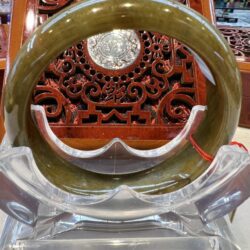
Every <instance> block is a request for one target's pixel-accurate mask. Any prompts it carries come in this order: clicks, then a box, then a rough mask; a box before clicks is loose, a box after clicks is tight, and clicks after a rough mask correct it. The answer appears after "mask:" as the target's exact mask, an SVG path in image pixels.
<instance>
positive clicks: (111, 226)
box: [0, 215, 240, 250]
mask: <svg viewBox="0 0 250 250" xmlns="http://www.w3.org/2000/svg"><path fill="white" fill-rule="evenodd" d="M81 219H82V220H81V222H80V221H79V222H78V223H77V224H75V226H74V227H72V228H71V229H69V228H67V227H66V224H65V222H66V221H64V222H63V220H61V221H60V223H59V224H60V228H58V227H57V226H55V224H54V226H51V225H49V223H48V221H47V223H45V222H43V223H39V226H36V227H34V228H32V227H29V226H27V225H24V224H22V223H20V222H17V221H16V220H14V219H12V218H10V217H8V218H7V220H6V223H5V228H4V230H3V235H2V238H1V241H0V249H2V250H54V249H57V250H69V249H70V250H82V249H84V250H201V249H202V250H218V249H221V250H240V248H239V247H238V246H237V245H236V244H235V243H234V239H233V236H232V233H231V231H230V228H229V223H228V222H227V220H226V219H224V218H222V219H218V220H216V221H214V222H212V223H209V224H207V225H204V226H203V227H201V228H200V227H197V225H198V224H197V221H195V220H191V221H190V228H189V229H187V228H186V229H185V230H184V225H183V224H182V222H180V223H178V222H177V221H175V222H174V220H172V221H171V220H170V218H169V217H168V218H165V217H164V215H163V216H154V217H148V218H145V219H143V220H138V221H131V222H119V223H117V222H116V223H112V222H108V221H96V220H92V221H91V219H90V218H87V217H85V218H83V217H81ZM68 222H69V221H68ZM194 228H196V230H194Z"/></svg>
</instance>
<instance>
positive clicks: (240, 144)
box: [230, 141, 248, 152]
mask: <svg viewBox="0 0 250 250" xmlns="http://www.w3.org/2000/svg"><path fill="white" fill-rule="evenodd" d="M230 145H237V146H238V147H240V148H242V149H243V150H245V151H246V152H248V149H247V148H246V147H245V146H244V145H243V144H242V143H239V142H237V141H232V142H231V143H230Z"/></svg>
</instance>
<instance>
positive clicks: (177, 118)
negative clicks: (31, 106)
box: [34, 0, 205, 140]
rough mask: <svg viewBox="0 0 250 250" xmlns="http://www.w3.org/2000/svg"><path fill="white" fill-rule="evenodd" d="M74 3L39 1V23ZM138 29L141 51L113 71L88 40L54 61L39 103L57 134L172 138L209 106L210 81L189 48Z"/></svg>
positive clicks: (41, 87) (44, 78)
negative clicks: (195, 111) (95, 56)
mask: <svg viewBox="0 0 250 250" xmlns="http://www.w3.org/2000/svg"><path fill="white" fill-rule="evenodd" d="M74 2H76V1H74V0H40V1H39V4H38V5H37V6H36V7H35V8H36V12H37V14H38V15H37V24H38V25H40V24H42V23H43V22H44V21H45V20H46V19H47V18H48V17H49V16H51V15H53V14H54V13H56V12H57V11H59V10H61V9H62V8H64V7H66V6H68V5H69V4H71V3H74ZM181 2H183V1H182V0H181ZM184 2H186V1H184ZM137 33H138V36H139V38H140V41H141V47H142V51H141V53H140V56H139V57H138V58H137V60H136V62H135V63H134V64H133V65H131V66H129V67H128V68H125V69H122V70H118V71H112V70H107V69H104V68H101V67H100V66H98V65H96V64H95V63H94V62H93V60H92V59H91V57H90V56H89V54H88V52H87V42H86V41H82V42H80V43H78V44H75V45H73V46H72V47H71V48H69V49H68V50H66V51H65V52H63V53H62V54H61V55H60V56H59V57H58V58H57V59H56V60H54V61H53V62H52V63H51V64H50V65H49V67H48V68H47V69H46V71H45V72H44V73H43V75H42V76H41V79H40V81H39V83H38V85H37V87H36V89H35V92H34V103H35V104H41V105H43V106H44V107H45V110H46V115H47V118H48V121H49V123H50V126H51V128H52V130H53V131H54V132H55V134H57V136H59V137H61V138H62V137H69V138H82V137H86V138H102V137H105V138H108V137H110V138H113V137H114V136H116V137H120V138H122V139H159V140H166V139H172V138H173V137H175V136H176V134H178V133H179V132H180V130H181V129H182V128H183V126H184V125H185V123H186V121H187V119H188V117H189V114H190V111H191V109H192V107H193V106H194V105H196V104H205V79H204V77H203V75H202V73H201V72H200V70H199V68H198V66H197V64H196V63H195V61H194V58H193V56H192V55H191V54H190V52H189V51H188V49H187V48H185V46H183V45H182V44H180V43H178V42H177V41H176V40H174V39H171V38H168V37H166V36H163V35H160V34H157V33H150V32H146V31H140V32H137ZM70 128H74V129H70ZM93 128H95V129H94V130H93ZM110 128H112V129H110ZM128 128H129V129H128ZM107 129H108V130H107Z"/></svg>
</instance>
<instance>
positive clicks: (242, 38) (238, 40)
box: [219, 27, 250, 62]
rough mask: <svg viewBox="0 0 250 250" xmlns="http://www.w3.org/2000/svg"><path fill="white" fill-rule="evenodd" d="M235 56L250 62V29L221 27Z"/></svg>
mask: <svg viewBox="0 0 250 250" xmlns="http://www.w3.org/2000/svg"><path fill="white" fill-rule="evenodd" d="M219 29H220V31H221V32H222V34H223V35H224V37H225V38H226V40H227V41H228V43H229V45H230V47H231V48H232V50H233V52H234V54H235V56H236V57H237V58H238V59H241V60H243V61H249V62H250V29H246V28H244V29H243V28H228V27H227V28H226V27H219Z"/></svg>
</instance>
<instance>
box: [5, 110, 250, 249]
mask: <svg viewBox="0 0 250 250" xmlns="http://www.w3.org/2000/svg"><path fill="white" fill-rule="evenodd" d="M33 112H35V113H36V112H37V109H34V108H33ZM202 112H204V108H203V107H196V108H194V109H193V110H192V114H191V116H190V119H189V122H188V123H187V125H186V128H184V132H183V133H181V134H180V136H179V137H178V140H176V141H175V144H174V145H172V144H169V147H174V148H175V147H177V148H178V145H179V144H183V143H184V142H185V141H186V140H187V137H188V135H189V133H190V131H191V130H192V127H193V126H192V123H196V122H197V119H200V118H201V114H202ZM40 114H42V115H43V113H40ZM44 128H45V130H47V134H48V135H49V133H50V131H49V127H48V126H46V124H45V125H44ZM51 138H52V140H54V142H56V138H54V139H53V137H51ZM58 147H59V148H63V147H64V145H60V143H59V144H58ZM165 150H166V152H168V151H169V150H170V149H168V148H165ZM109 152H110V153H114V152H112V147H111V148H110V150H109ZM69 153H71V154H73V155H74V151H72V152H69ZM167 155H168V154H166V155H165V156H164V157H167ZM79 157H84V156H81V155H79ZM95 160H96V158H95V157H94V158H93V164H94V163H95ZM150 160H151V158H150V159H148V161H150ZM0 178H1V179H0V180H1V181H0V190H1V192H0V200H1V203H0V208H1V209H2V210H3V211H4V212H6V213H7V214H8V215H9V217H8V218H7V219H6V223H5V226H4V230H3V234H2V237H1V241H0V249H22V250H24V249H25V250H26V249H72V250H74V249H87V250H88V249H102V250H105V249H144V250H146V249H156V250H158V249H159V250H160V249H162V250H163V249H168V250H169V249H185V250H188V249H190V250H191V249H192V250H195V249H197V250H198V249H199V250H200V249H204V250H205V249H225V250H230V249H239V248H238V247H237V245H236V244H235V243H234V239H233V236H232V234H231V231H230V228H229V226H228V223H227V221H226V220H225V219H224V216H225V215H226V214H228V213H230V212H232V211H233V210H234V209H235V208H236V207H237V206H239V205H240V204H241V203H242V202H244V201H245V200H246V199H247V198H248V197H249V195H250V182H249V178H250V155H249V154H248V153H247V152H246V151H244V150H243V149H241V148H240V147H238V146H236V145H234V146H228V145H227V146H222V147H221V148H220V150H219V151H218V153H217V155H216V157H215V159H214V160H213V162H212V163H211V165H210V166H209V168H208V169H207V170H206V171H205V172H204V173H203V174H202V175H201V176H199V177H198V178H197V179H196V180H195V181H193V182H191V183H190V184H188V185H187V186H185V187H183V188H181V189H179V190H177V191H175V192H172V193H166V194H162V195H147V194H143V193H139V192H136V191H135V190H133V188H132V187H129V186H120V187H118V188H117V189H114V190H107V192H106V194H104V195H93V196H84V195H76V194H72V193H68V192H66V191H63V190H61V189H59V188H57V187H56V186H54V185H53V184H51V183H50V182H49V181H48V180H47V179H46V178H45V177H44V176H43V175H42V174H41V172H40V170H39V169H38V167H37V165H36V163H35V161H34V158H33V155H32V152H31V150H30V149H29V148H27V147H17V148H12V147H11V146H10V145H9V144H8V140H7V138H5V140H4V142H3V143H2V145H1V148H0Z"/></svg>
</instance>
